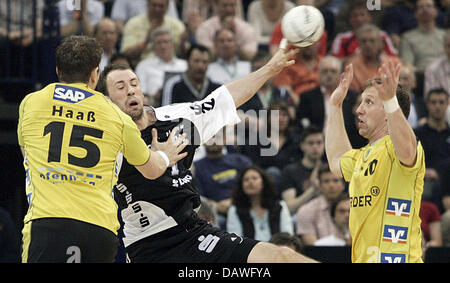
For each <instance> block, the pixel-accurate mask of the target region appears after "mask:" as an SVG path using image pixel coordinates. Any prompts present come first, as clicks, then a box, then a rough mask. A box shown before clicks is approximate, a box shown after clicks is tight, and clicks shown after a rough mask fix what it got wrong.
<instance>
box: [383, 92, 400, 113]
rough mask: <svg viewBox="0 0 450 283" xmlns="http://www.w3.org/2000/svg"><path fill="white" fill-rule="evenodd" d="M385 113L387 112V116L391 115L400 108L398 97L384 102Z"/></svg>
mask: <svg viewBox="0 0 450 283" xmlns="http://www.w3.org/2000/svg"><path fill="white" fill-rule="evenodd" d="M383 106H384V111H386V113H387V114H391V113H393V112H395V111H396V110H397V109H399V108H400V106H399V105H398V100H397V97H396V96H394V97H392V98H391V99H389V100H387V101H383Z"/></svg>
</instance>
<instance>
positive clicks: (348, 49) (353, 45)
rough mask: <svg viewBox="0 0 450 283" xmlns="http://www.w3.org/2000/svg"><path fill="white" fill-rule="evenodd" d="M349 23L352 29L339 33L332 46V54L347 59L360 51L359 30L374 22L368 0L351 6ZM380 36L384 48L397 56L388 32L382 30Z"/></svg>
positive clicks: (389, 53)
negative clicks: (367, 3)
mask: <svg viewBox="0 0 450 283" xmlns="http://www.w3.org/2000/svg"><path fill="white" fill-rule="evenodd" d="M348 23H349V25H350V27H351V30H350V31H346V32H341V33H338V34H337V35H336V37H335V38H334V40H333V43H332V46H331V55H333V56H336V57H338V58H342V59H344V58H345V59H347V58H349V57H350V56H352V55H354V54H357V53H358V51H359V41H358V38H357V34H356V33H357V30H358V29H359V28H360V27H362V26H363V25H366V24H369V23H373V18H372V15H371V14H370V12H369V10H368V9H367V6H366V1H363V2H358V3H356V4H354V5H351V6H350V8H349V12H348ZM380 36H381V40H382V42H381V47H382V50H384V52H385V53H386V54H388V55H390V56H397V49H396V48H395V47H394V44H393V43H392V41H391V39H390V38H389V36H388V35H387V34H386V32H384V31H381V30H380Z"/></svg>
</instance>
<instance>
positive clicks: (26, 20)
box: [0, 0, 44, 102]
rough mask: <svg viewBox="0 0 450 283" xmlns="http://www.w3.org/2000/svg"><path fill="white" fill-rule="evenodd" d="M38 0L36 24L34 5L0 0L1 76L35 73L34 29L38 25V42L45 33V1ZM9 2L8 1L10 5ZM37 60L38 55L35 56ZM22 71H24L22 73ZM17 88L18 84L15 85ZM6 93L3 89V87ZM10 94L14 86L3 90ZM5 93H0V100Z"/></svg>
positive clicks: (15, 0)
mask: <svg viewBox="0 0 450 283" xmlns="http://www.w3.org/2000/svg"><path fill="white" fill-rule="evenodd" d="M35 3H36V9H37V10H36V25H34V24H35V23H34V22H33V5H29V4H27V3H25V2H24V1H20V0H13V1H0V77H1V78H5V77H7V76H8V75H9V76H11V77H19V76H22V75H24V76H25V77H27V78H29V77H31V76H32V72H31V71H32V68H31V62H33V61H32V60H33V45H32V43H33V42H34V38H33V36H34V35H33V32H34V28H36V39H37V40H36V42H35V43H39V42H40V39H41V37H42V22H43V10H44V1H43V0H38V1H36V2H35ZM8 4H9V5H8ZM34 60H35V61H37V60H38V58H35V59H34ZM22 71H23V74H22V73H21V72H22ZM14 88H15V87H14ZM0 94H2V95H3V91H2V90H0ZM4 94H5V97H6V96H10V95H11V89H8V90H7V92H5V93H4ZM1 100H2V97H0V102H1Z"/></svg>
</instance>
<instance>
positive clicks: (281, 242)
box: [269, 232, 303, 253]
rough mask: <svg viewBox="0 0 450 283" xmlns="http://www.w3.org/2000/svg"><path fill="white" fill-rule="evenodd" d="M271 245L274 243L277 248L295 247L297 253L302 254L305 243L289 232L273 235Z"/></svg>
mask: <svg viewBox="0 0 450 283" xmlns="http://www.w3.org/2000/svg"><path fill="white" fill-rule="evenodd" d="M269 243H272V244H274V245H277V246H291V245H292V246H294V247H295V251H296V252H298V253H299V252H302V250H303V243H302V240H300V238H299V237H298V236H296V235H291V234H289V233H287V232H278V233H275V234H273V235H272V237H271V238H270V240H269Z"/></svg>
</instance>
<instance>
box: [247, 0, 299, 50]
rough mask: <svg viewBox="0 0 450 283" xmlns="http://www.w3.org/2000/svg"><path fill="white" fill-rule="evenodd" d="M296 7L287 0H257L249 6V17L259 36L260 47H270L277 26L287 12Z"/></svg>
mask: <svg viewBox="0 0 450 283" xmlns="http://www.w3.org/2000/svg"><path fill="white" fill-rule="evenodd" d="M293 7H294V3H292V2H290V1H287V0H256V1H253V2H252V3H250V5H249V7H248V13H247V19H248V22H249V23H250V24H251V25H252V26H253V28H254V29H255V31H256V34H257V37H258V45H259V47H266V48H267V47H268V46H269V42H270V38H271V35H272V32H273V30H274V28H275V26H276V25H277V24H278V23H279V22H281V19H282V17H283V16H284V14H286V12H287V11H288V10H289V9H291V8H293Z"/></svg>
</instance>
